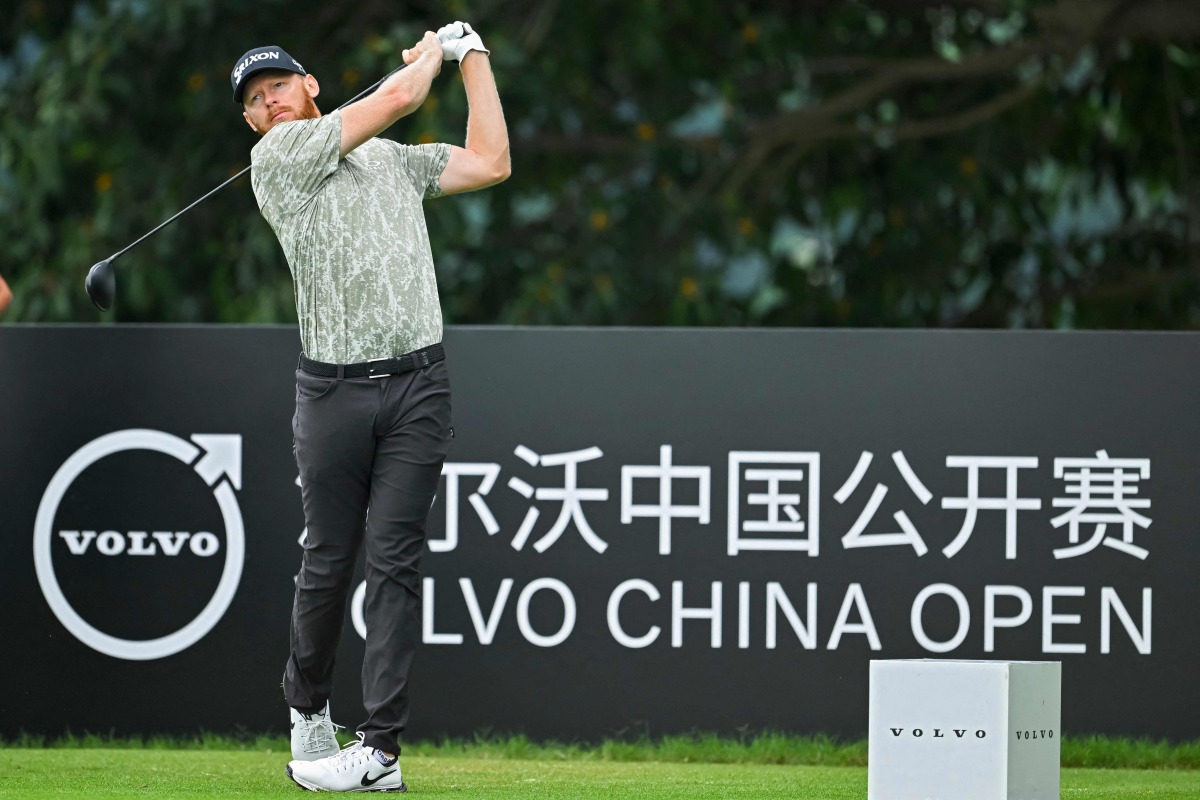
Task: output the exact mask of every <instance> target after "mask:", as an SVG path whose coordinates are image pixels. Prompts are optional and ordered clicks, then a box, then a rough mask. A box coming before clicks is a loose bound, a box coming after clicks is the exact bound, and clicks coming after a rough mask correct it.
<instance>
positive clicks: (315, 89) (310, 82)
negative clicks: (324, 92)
mask: <svg viewBox="0 0 1200 800" xmlns="http://www.w3.org/2000/svg"><path fill="white" fill-rule="evenodd" d="M304 85H305V86H306V87H307V88H308V93H309V94H311V95H312V96H313V97H316V96H317V95H319V94H320V93H321V85H320V84H319V83H317V79H316V78H314V77H313V76H312V75H305V76H304Z"/></svg>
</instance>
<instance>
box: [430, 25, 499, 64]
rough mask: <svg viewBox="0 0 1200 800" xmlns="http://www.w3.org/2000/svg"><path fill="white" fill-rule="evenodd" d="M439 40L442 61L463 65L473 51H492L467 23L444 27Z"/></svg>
mask: <svg viewBox="0 0 1200 800" xmlns="http://www.w3.org/2000/svg"><path fill="white" fill-rule="evenodd" d="M437 38H438V41H440V42H441V43H442V59H443V60H445V61H457V62H459V63H462V60H463V58H465V57H466V55H467V53H469V52H471V51H472V50H478V51H480V52H481V53H491V50H488V49H487V48H486V47H484V46H483V39H481V38H480V37H479V34H478V33H476V32H475V31H474V30H473V29H472V28H471V25H470V23H467V22H452V23H450V24H449V25H443V26H442V27H440V28H438V32H437Z"/></svg>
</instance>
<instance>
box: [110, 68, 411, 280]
mask: <svg viewBox="0 0 1200 800" xmlns="http://www.w3.org/2000/svg"><path fill="white" fill-rule="evenodd" d="M405 66H407V65H401V66H399V67H396V69H394V70H392V71H391V72H389V73H388V74H387V75H384V76H383V77H382V78H380V79H379V80H377V81H375V83H373V84H371V85H370V86H368V87H367V88H366V89H363V90H362V91H361V92H359V93H358V94H356V95H354V97H351V98H350V99H349V100H347V101H346V102H344V103H342V104H341V105H340V106H338V107H337V110H338V111H340V110H341V109H343V108H345V107H346V106H348V105H350V104H351V103H353V102H355V101H356V100H358V99H360V98H362V97H365V96H367V95H368V94H370V93H371V92H373V91H375V90H376V89H378V88H379V87H380V85H381V84H382V83H383V82H384V81H386V80H387V79H388V78H390V77H392V76H393V75H395V74H396V73H397V72H399V71H400V70H402V69H404V67H405ZM249 171H250V167H246V168H245V169H243V170H242V171H241V172H239V173H238V174H236V175H234V176H233V177H232V178H229V179H228V180H226V181H225V182H223V183H222V184H221V185H220V186H218V187H217V188H215V189H213V190H212V191H210V192H209V193H208V194H206V195H204V196H203V197H201V198H200V199H199V200H196V201H195V202H193V203H192V204H191V205H189V206H188V207H187V208H185V209H183V210H182V211H179V212H177V213H176V214H174V215H173V216H172V217H171V218H170V219H167V220H165V221H163V222H161V223H159V225H158V227H156V228H155V229H154V230H152V231H150V232H149V233H146V234H144V235H143V236H142V237H141V238H140V239H138V240H137V241H135V242H133V243H132V244H128V245H126V246H125V247H124V248H122V249H121V250H118V251H117V252H115V253H113V254H112V255H111V256H109V257H108V260H109V261H112V260H113V259H115V258H117V257H118V256H120V255H123V254H124V253H127V252H128V251H130V250H132V249H133V248H135V247H137V246H138V245H139V244H141V243H142V242H144V241H146V240H147V239H149V238H150V237H151V236H153V235H154V234H156V233H158V232H159V231H161V230H162V229H163V228H165V227H167V226H168V225H170V224H171V223H172V222H174V221H175V220H177V219H179V218H180V217H182V216H183V215H184V214H186V213H187V212H189V211H191V210H192V209H193V208H195V207H196V206H198V205H200V204H201V203H203V202H204V201H205V200H207V199H208V198H210V197H212V196H213V195H214V194H216V193H217V192H219V191H221V190H222V189H224V188H225V187H226V186H228V185H229V184H231V183H233V182H234V181H236V180H237V179H238V178H240V177H242V176H243V175H245V174H246V173H247V172H249Z"/></svg>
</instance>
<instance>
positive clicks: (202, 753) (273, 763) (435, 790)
mask: <svg viewBox="0 0 1200 800" xmlns="http://www.w3.org/2000/svg"><path fill="white" fill-rule="evenodd" d="M286 759H287V756H286V755H285V754H283V753H280V752H278V751H275V752H265V751H254V750H228V749H226V750H219V749H208V750H179V749H166V748H129V747H125V748H115V747H105V748H90V747H78V746H73V747H64V748H40V749H38V748H16V747H8V748H4V749H0V797H4V798H7V797H12V798H22V800H26V799H28V800H36V799H37V798H55V799H56V800H57V799H58V798H62V799H63V800H75V799H76V798H80V799H81V800H82V799H84V798H87V799H89V800H90V799H93V798H153V799H154V800H176V798H209V797H234V798H244V799H245V800H257V799H258V798H277V797H291V798H293V799H294V800H299V798H301V797H306V796H308V795H306V794H301V793H300V791H301V790H300V789H298V788H297V787H296V786H295V785H294V784H293V783H292V782H291V781H289V780H288V779H287V778H286V776H285V775H284V773H283V767H284V763H285V762H286ZM403 764H404V773H405V777H406V779H407V781H408V782H409V785H410V794H412V795H414V796H418V797H431V798H432V797H444V798H463V799H464V800H466V799H467V798H470V799H471V800H474V798H481V799H482V800H508V799H509V798H514V799H515V798H535V799H536V800H559V798H562V800H569V799H570V800H574V799H575V798H581V799H583V800H586V799H587V798H604V799H605V800H611V798H613V797H620V798H622V800H625V799H626V798H632V799H635V800H636V799H644V800H675V799H676V798H679V799H680V800H683V799H684V798H686V799H687V800H693V798H696V797H697V796H702V797H706V798H747V799H749V798H755V800H757V799H758V798H764V797H771V798H796V799H797V800H810V799H811V800H839V798H855V800H861V798H863V797H865V796H866V791H867V771H866V769H865V768H863V767H819V766H796V765H772V764H695V763H665V762H661V761H627V762H619V761H605V760H602V759H600V758H599V757H594V758H587V759H578V758H559V759H557V760H553V761H551V760H544V759H525V758H508V757H499V756H492V757H483V758H479V757H471V758H468V757H461V756H450V755H432V756H431V755H406V756H405V757H404V760H403ZM1062 796H1063V797H1064V798H1073V797H1079V798H1087V800H1117V799H1118V798H1121V799H1123V798H1135V797H1137V798H1140V797H1147V796H1151V797H1154V798H1180V800H1182V799H1183V798H1196V797H1200V772H1198V771H1165V770H1093V769H1070V770H1064V772H1063V777H1062Z"/></svg>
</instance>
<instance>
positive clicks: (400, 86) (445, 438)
mask: <svg viewBox="0 0 1200 800" xmlns="http://www.w3.org/2000/svg"><path fill="white" fill-rule="evenodd" d="M488 53H489V51H488V50H486V49H485V48H484V46H483V42H482V41H481V40H480V37H479V34H477V33H475V32H474V31H473V30H472V29H471V26H470V25H467V24H465V23H462V22H456V23H454V24H452V25H447V26H445V27H444V28H442V29H441V30H439V31H438V32H437V33H436V34H434V33H431V32H427V33H426V34H425V36H424V37H423V38H422V39H421V41H420V42H418V43H417V44H416V45H414V46H413V47H412V48H411V49H408V50H405V51H404V52H403V59H404V63H405V64H406V65H407V66H406V68H404V69H402V70H400V71H399V72H397V73H395V74H394V75H392V76H390V77H389V78H388V79H387V80H386V81H384V82H383V83H382V84H381V85H380V87H379V89H378V90H376V91H375V92H374V93H373V94H371V95H368V96H367V97H365V98H363V99H362V100H360V101H358V102H356V103H352V104H350V105H348V106H346V107H345V108H343V109H342V110H340V111H334V112H333V113H331V114H328V115H322V114H321V112H320V110H318V108H317V105H316V102H315V98H316V97H317V96H318V94H319V92H320V87H319V85H318V84H317V79H316V78H315V77H313V76H312V75H310V74H308V73H307V72H306V71H305V69H304V67H302V66H301V65H300V62H299V61H297V60H295V59H294V58H292V57H291V56H290V55H289V54H288V53H286V52H284V50H283V49H282V48H279V47H275V46H270V47H260V48H256V49H254V50H251V51H249V52H247V53H246V54H245V55H244V56H242V58H240V59H238V61H237V63H236V64H235V66H234V68H233V73H232V75H231V81H232V84H233V99H234V101H235V102H237V103H240V104H241V106H242V112H243V116H244V117H245V119H246V122H247V124H249V125H250V127H251V128H253V129H254V130H255V131H256V132H257V133H259V134H260V135H261V136H262V139H261V140H260V141H259V142H258V143H257V144H256V145H255V146H254V149H253V151H252V154H251V168H252V171H251V181H252V184H253V187H254V195H255V197H256V198H257V200H258V206H259V209H260V210H261V211H262V215H263V217H265V218H266V220H267V222H268V223H269V224H270V225H271V228H272V229H273V230H274V231H275V235H276V236H277V237H278V238H279V244H280V245H281V246H282V247H283V251H284V254H285V255H286V257H287V261H288V266H289V267H290V269H291V272H292V278H293V280H294V283H295V294H296V312H297V315H298V317H299V322H300V340H301V343H302V345H303V349H304V352H303V354H302V355H301V357H300V364H299V367H298V368H297V370H296V414H295V417H294V418H293V420H292V429H293V433H294V436H295V456H296V463H297V465H298V466H299V469H300V482H301V494H302V497H303V502H304V517H305V521H306V523H307V525H308V535H307V538H306V540H305V543H304V555H303V559H302V562H301V566H300V573H299V575H298V576H297V580H296V595H295V601H294V604H293V608H292V622H291V653H290V655H289V657H288V660H287V666H286V668H285V670H284V675H283V692H284V697H285V698H286V700H287V703H288V705H289V706H291V721H292V757H293V759H294V760H293V761H292V762H291V763H290V764H289V765H288V768H287V772H288V775H289V776H290V777H291V778H292V779H293V780H295V781H296V783H298V784H300V785H301V786H303V787H304V788H307V789H312V790H325V791H364V790H368V791H400V792H402V791H405V789H406V786H405V784H404V781H403V780H402V778H401V772H400V764H399V760H398V755H399V753H400V743H399V735H400V733H401V731H403V730H404V728H405V725H406V724H407V722H408V716H409V708H408V702H409V701H408V697H409V686H408V674H409V669H410V667H411V665H412V662H413V655H414V652H415V650H416V646H417V642H418V641H419V640H420V637H421V614H420V607H421V596H420V587H421V577H420V571H419V567H420V560H421V552H422V550H423V549H424V547H425V520H426V516H427V515H428V512H429V507H430V505H432V503H433V499H434V493H435V492H436V490H437V485H438V479H439V476H440V474H441V469H442V463H443V462H444V461H445V458H446V453H447V450H448V448H449V443H450V439H451V438H452V437H453V435H454V433H453V430H452V429H451V427H450V378H449V375H448V373H447V369H446V363H445V354H444V352H443V350H442V345H441V341H442V315H441V307H440V304H439V301H438V291H437V282H436V278H435V275H434V268H433V256H432V253H431V252H430V246H429V235H428V232H427V230H426V227H425V218H424V214H423V211H422V207H421V202H422V201H423V200H425V199H428V198H434V197H438V196H440V195H444V194H456V193H458V192H469V191H472V190H474V189H482V188H484V187H486V186H491V185H493V184H496V183H499V182H501V181H503V180H504V179H505V178H507V177H508V176H509V172H510V166H509V150H508V131H507V129H506V126H505V123H504V115H503V112H502V110H501V108H500V98H499V95H498V94H497V91H496V84H495V80H494V78H493V77H492V70H491V65H490V63H489V59H488ZM443 60H446V61H457V62H458V63H459V65H460V67H461V71H462V77H463V83H464V85H465V87H466V94H467V102H468V105H469V108H470V116H469V121H468V124H467V134H466V143H465V144H466V146H465V147H456V146H452V145H449V144H426V145H417V146H409V145H402V144H397V143H395V142H393V141H389V140H387V139H378V138H375V137H376V136H377V135H378V134H380V133H382V132H383V131H384V130H385V129H387V128H388V127H389V126H390V125H391V124H392V123H394V122H395V121H396V120H398V119H400V118H401V117H403V116H405V115H407V114H411V113H412V112H414V111H416V110H417V109H418V108H419V107H420V106H421V104H422V103H423V102H424V100H425V97H426V95H427V94H428V93H429V89H430V86H431V84H432V82H433V79H434V78H435V77H436V76H437V75H438V73H439V72H440V71H441V66H442V61H443ZM363 545H365V547H366V578H367V593H366V602H365V604H364V607H363V608H364V615H365V618H366V626H367V641H366V652H365V654H364V656H363V665H362V694H363V703H364V705H365V707H366V711H367V718H366V720H365V721H364V722H363V723H362V724H361V725H359V726H358V739H359V740H358V742H356V743H354V744H353V745H352V746H350V747H347V748H346V749H342V750H340V751H339V749H338V746H337V740H336V739H335V738H334V732H335V730H336V727H335V726H334V724H333V722H332V720H331V719H330V715H329V696H330V693H331V691H332V676H333V663H334V654H335V652H336V650H337V646H338V640H339V639H340V637H341V633H342V622H343V620H344V619H345V616H346V601H347V596H348V594H349V590H350V583H351V578H352V573H353V570H354V565H355V561H356V558H357V555H358V552H359V548H360V546H363Z"/></svg>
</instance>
